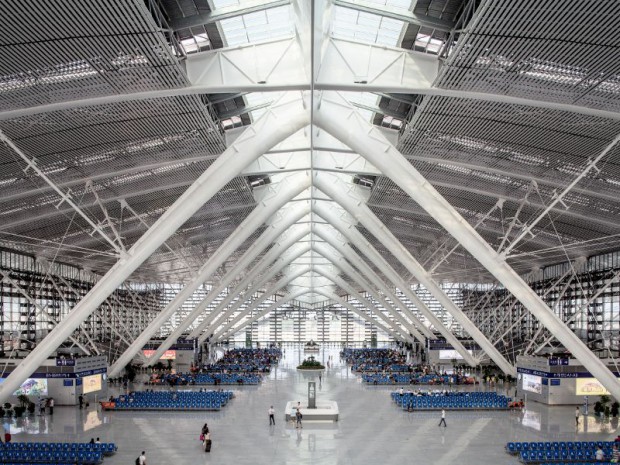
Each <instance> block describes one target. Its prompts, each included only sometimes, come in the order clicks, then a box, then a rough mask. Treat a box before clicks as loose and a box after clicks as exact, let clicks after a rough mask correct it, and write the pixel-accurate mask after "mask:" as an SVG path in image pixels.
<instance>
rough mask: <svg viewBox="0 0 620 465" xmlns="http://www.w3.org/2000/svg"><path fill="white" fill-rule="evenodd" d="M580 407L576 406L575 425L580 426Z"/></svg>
mask: <svg viewBox="0 0 620 465" xmlns="http://www.w3.org/2000/svg"><path fill="white" fill-rule="evenodd" d="M579 413H580V412H579V407H575V426H579Z"/></svg>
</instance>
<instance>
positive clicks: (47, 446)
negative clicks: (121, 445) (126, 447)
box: [0, 442, 118, 455]
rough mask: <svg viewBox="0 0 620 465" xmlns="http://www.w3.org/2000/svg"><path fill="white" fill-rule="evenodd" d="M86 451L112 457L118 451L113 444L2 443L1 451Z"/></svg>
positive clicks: (0, 444) (0, 443)
mask: <svg viewBox="0 0 620 465" xmlns="http://www.w3.org/2000/svg"><path fill="white" fill-rule="evenodd" d="M2 450H4V451H10V450H18V451H52V452H55V451H73V452H76V451H78V452H79V451H85V452H103V453H104V454H105V455H111V454H113V453H114V452H116V451H117V450H118V448H117V447H116V445H115V444H114V443H112V442H107V443H102V444H95V443H90V442H88V443H81V442H7V443H2V442H0V451H2Z"/></svg>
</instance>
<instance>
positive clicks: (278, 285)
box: [198, 266, 312, 342]
mask: <svg viewBox="0 0 620 465" xmlns="http://www.w3.org/2000/svg"><path fill="white" fill-rule="evenodd" d="M311 269H312V268H311V267H310V266H303V267H301V268H299V269H297V270H295V271H292V272H291V273H290V274H287V275H286V276H284V277H283V278H281V279H280V280H279V281H277V282H276V283H275V284H273V285H272V286H270V287H269V288H268V289H266V290H265V292H263V295H261V296H260V297H259V298H258V299H256V300H255V301H253V302H251V303H250V304H249V305H248V306H247V307H246V308H244V309H241V310H240V311H239V314H238V315H237V316H236V317H234V318H233V319H232V320H230V321H229V322H228V323H225V324H224V325H223V326H222V328H218V329H219V331H217V332H218V333H219V334H221V333H223V332H224V331H225V330H226V329H228V328H230V327H231V326H233V325H234V324H235V323H237V322H238V321H239V320H240V319H241V318H243V317H244V316H245V315H247V314H248V313H249V312H251V311H252V310H254V309H255V308H258V307H259V306H260V305H261V304H262V303H263V302H264V301H265V300H267V299H268V298H269V297H270V296H272V295H273V294H275V293H276V292H278V291H279V290H280V289H284V288H285V287H286V286H288V285H289V284H290V283H291V281H294V280H295V279H297V278H299V277H300V276H302V275H304V274H306V273H308V272H310V271H311ZM304 292H307V291H304ZM226 318H228V316H227V317H226ZM222 320H223V319H222ZM214 334H215V333H214ZM206 338H207V334H203V335H202V336H201V337H200V338H198V341H199V342H203V341H204V340H205V339H206Z"/></svg>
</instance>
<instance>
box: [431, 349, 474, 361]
mask: <svg viewBox="0 0 620 465" xmlns="http://www.w3.org/2000/svg"><path fill="white" fill-rule="evenodd" d="M467 352H469V353H470V354H471V353H472V351H471V350H468V351H467ZM439 359H440V360H454V359H456V360H463V357H462V356H461V354H459V353H458V351H457V350H440V351H439Z"/></svg>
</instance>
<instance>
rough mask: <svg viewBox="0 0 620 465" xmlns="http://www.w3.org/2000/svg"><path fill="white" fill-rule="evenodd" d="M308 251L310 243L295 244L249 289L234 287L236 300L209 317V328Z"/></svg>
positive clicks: (225, 317)
mask: <svg viewBox="0 0 620 465" xmlns="http://www.w3.org/2000/svg"><path fill="white" fill-rule="evenodd" d="M308 251H310V244H309V243H305V244H296V245H295V246H293V247H292V248H291V249H290V250H289V253H287V254H285V255H283V256H282V257H281V258H280V259H278V260H277V261H276V262H275V263H274V264H273V265H272V266H271V268H270V269H269V270H263V271H264V274H263V275H262V276H260V278H258V279H257V280H256V281H255V282H253V283H252V286H251V287H250V288H249V289H246V288H242V287H241V286H239V287H236V288H235V290H234V291H233V292H231V295H233V296H235V295H237V296H238V297H239V298H238V299H237V301H236V302H235V303H234V304H233V305H231V306H230V308H229V309H228V310H226V312H224V313H219V312H218V313H216V314H215V317H214V318H212V319H211V323H209V326H211V329H214V328H217V325H218V324H220V323H218V321H220V322H221V321H225V320H226V319H227V318H229V317H230V316H231V315H232V314H234V313H235V312H236V311H237V309H239V307H241V306H242V305H243V304H244V303H245V302H246V301H247V300H250V299H252V296H253V295H254V294H255V293H256V292H259V291H260V290H261V288H262V287H263V286H264V285H265V284H266V283H268V282H269V281H270V280H271V279H273V277H274V276H275V275H277V274H278V273H279V272H280V271H282V270H283V269H284V268H285V267H287V266H289V265H291V264H292V263H293V262H294V261H295V260H297V259H298V258H299V257H301V256H302V255H303V254H305V253H307V252H308ZM285 278H289V276H288V275H287V276H285ZM248 305H254V303H252V302H250V303H249V304H248Z"/></svg>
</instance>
